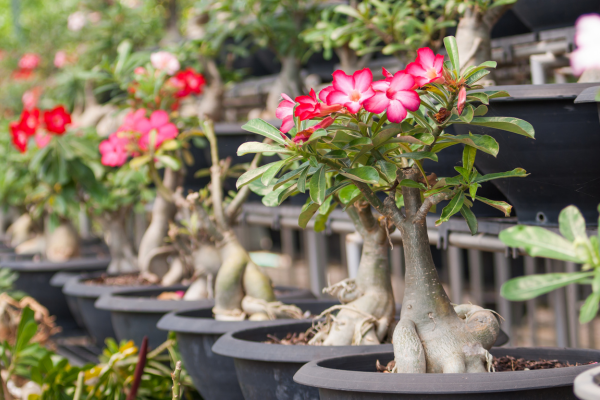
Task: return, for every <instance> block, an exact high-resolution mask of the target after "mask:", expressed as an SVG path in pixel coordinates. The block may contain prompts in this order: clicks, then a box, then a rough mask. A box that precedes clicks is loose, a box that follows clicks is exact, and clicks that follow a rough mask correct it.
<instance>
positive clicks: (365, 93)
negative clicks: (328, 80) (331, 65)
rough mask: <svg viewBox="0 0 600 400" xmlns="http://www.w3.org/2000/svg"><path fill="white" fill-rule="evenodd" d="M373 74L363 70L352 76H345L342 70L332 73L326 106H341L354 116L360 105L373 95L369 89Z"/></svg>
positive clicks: (365, 69)
mask: <svg viewBox="0 0 600 400" xmlns="http://www.w3.org/2000/svg"><path fill="white" fill-rule="evenodd" d="M371 82H373V73H372V72H371V70H370V69H368V68H364V69H362V70H360V71H356V72H355V73H354V74H353V75H352V76H350V75H346V73H345V72H344V71H342V70H337V71H335V72H334V73H333V88H334V89H335V90H334V91H332V92H331V93H329V95H328V96H327V104H341V105H343V106H344V107H346V108H347V109H348V111H350V112H351V113H354V114H356V113H357V112H358V111H359V110H360V108H361V106H362V104H363V103H364V102H365V101H366V100H367V99H368V98H370V97H371V96H373V95H374V94H375V92H373V89H371Z"/></svg>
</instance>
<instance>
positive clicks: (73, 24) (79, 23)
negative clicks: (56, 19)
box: [67, 11, 87, 32]
mask: <svg viewBox="0 0 600 400" xmlns="http://www.w3.org/2000/svg"><path fill="white" fill-rule="evenodd" d="M86 22H87V18H86V16H85V13H84V12H83V11H75V12H74V13H73V14H71V15H69V18H68V19H67V28H69V30H70V31H73V32H79V31H80V30H82V29H83V27H84V26H85V24H86Z"/></svg>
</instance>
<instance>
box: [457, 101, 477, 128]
mask: <svg viewBox="0 0 600 400" xmlns="http://www.w3.org/2000/svg"><path fill="white" fill-rule="evenodd" d="M474 114H475V109H473V106H472V105H470V104H468V103H467V105H466V106H465V109H464V110H463V112H462V114H461V115H460V117H459V118H460V119H461V120H462V121H464V122H466V123H467V124H468V123H469V122H471V120H472V119H473V115H474Z"/></svg>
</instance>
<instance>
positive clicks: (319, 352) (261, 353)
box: [212, 321, 393, 364]
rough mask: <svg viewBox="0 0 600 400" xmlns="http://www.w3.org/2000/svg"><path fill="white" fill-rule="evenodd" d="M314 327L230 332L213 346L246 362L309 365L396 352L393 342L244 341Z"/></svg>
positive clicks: (302, 324)
mask: <svg viewBox="0 0 600 400" xmlns="http://www.w3.org/2000/svg"><path fill="white" fill-rule="evenodd" d="M311 325H312V322H305V321H303V322H288V323H287V324H282V325H277V326H261V327H258V328H250V329H240V330H237V331H233V332H227V333H226V334H224V335H223V336H221V337H220V338H219V339H218V340H217V342H216V343H215V344H214V345H213V347H212V351H213V353H217V354H219V355H221V356H225V357H232V358H236V359H242V360H252V361H266V362H272V363H278V362H285V363H297V364H305V363H307V362H310V361H313V360H320V359H323V358H329V357H335V356H342V355H353V354H365V353H379V352H382V351H392V348H393V347H392V344H391V343H386V344H379V345H373V346H367V345H364V346H292V345H290V346H286V345H278V344H269V343H262V342H256V341H253V340H247V339H242V338H241V337H243V336H244V335H245V334H246V335H247V334H262V333H264V334H265V336H266V335H267V334H269V333H278V332H273V330H279V331H281V333H287V332H291V331H294V332H296V330H295V329H297V330H306V329H308V328H309V327H310V326H311Z"/></svg>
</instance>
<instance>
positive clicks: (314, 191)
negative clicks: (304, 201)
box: [309, 166, 327, 205]
mask: <svg viewBox="0 0 600 400" xmlns="http://www.w3.org/2000/svg"><path fill="white" fill-rule="evenodd" d="M309 190H310V198H311V200H312V201H314V202H315V203H317V204H319V205H321V204H323V200H325V190H327V182H326V180H325V167H324V166H321V167H320V168H319V169H318V170H317V172H315V174H314V175H313V176H312V178H310V184H309Z"/></svg>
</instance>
